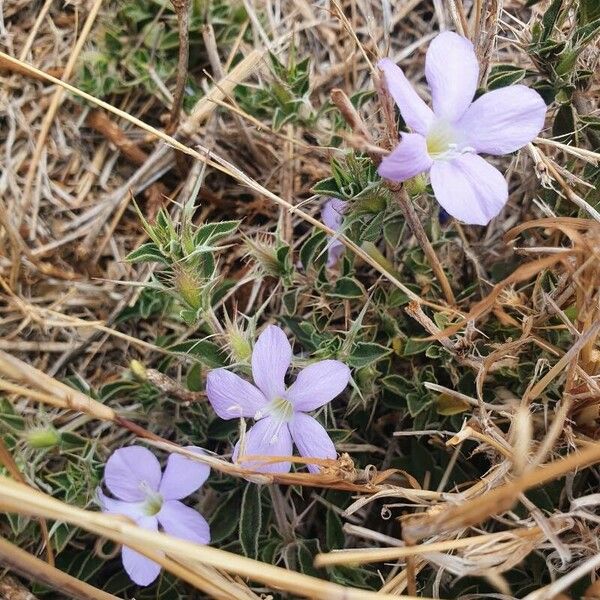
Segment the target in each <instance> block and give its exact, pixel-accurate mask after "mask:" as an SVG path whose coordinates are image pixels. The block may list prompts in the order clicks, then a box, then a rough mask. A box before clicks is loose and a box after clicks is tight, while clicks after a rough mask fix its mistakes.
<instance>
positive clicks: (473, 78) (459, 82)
mask: <svg viewBox="0 0 600 600" xmlns="http://www.w3.org/2000/svg"><path fill="white" fill-rule="evenodd" d="M425 77H426V78H427V83H429V87H430V88H431V97H432V103H433V112H434V113H435V116H436V117H438V118H441V119H446V120H448V121H450V122H454V121H456V119H459V118H460V117H461V116H462V114H463V113H464V112H465V110H466V109H467V107H468V106H469V104H470V103H471V101H472V100H473V96H474V95H475V90H476V89H477V81H478V79H479V64H478V63H477V57H476V56H475V51H474V50H473V44H471V42H470V41H469V40H467V39H466V38H464V37H462V36H460V35H458V34H456V33H453V32H452V31H445V32H443V33H440V34H439V35H438V36H437V37H436V38H435V39H434V40H433V41H432V42H431V44H429V48H428V50H427V56H426V59H425Z"/></svg>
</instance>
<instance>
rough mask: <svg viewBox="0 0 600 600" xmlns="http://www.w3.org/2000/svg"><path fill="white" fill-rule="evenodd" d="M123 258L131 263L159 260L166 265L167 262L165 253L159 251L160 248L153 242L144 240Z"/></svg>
mask: <svg viewBox="0 0 600 600" xmlns="http://www.w3.org/2000/svg"><path fill="white" fill-rule="evenodd" d="M125 260H128V261H129V262H131V263H140V262H159V263H163V264H164V265H168V264H169V262H168V261H167V259H166V258H165V255H164V254H163V253H162V252H161V251H160V248H159V247H158V246H157V245H156V244H155V243H154V242H146V243H145V244H142V245H141V246H140V247H139V248H137V249H136V250H134V251H133V252H130V253H129V254H128V255H127V256H126V258H125Z"/></svg>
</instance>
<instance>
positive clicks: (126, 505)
mask: <svg viewBox="0 0 600 600" xmlns="http://www.w3.org/2000/svg"><path fill="white" fill-rule="evenodd" d="M187 450H192V451H194V452H198V453H202V452H203V451H202V450H201V449H200V448H195V447H193V446H189V447H188V448H187ZM209 472H210V468H209V467H208V466H207V465H203V464H200V463H197V462H195V461H193V460H190V459H189V458H185V457H184V456H181V455H179V454H171V455H170V456H169V460H168V461H167V466H166V468H165V471H164V473H161V469H160V464H159V462H158V460H157V458H156V457H155V456H154V454H152V452H150V450H148V449H146V448H143V447H141V446H129V447H127V448H121V449H119V450H115V452H113V454H112V455H111V457H110V458H109V459H108V461H107V463H106V467H105V469H104V482H105V484H106V487H107V488H108V489H109V490H110V492H112V494H113V495H114V496H116V497H117V498H118V500H115V499H114V498H109V497H108V496H106V495H104V494H103V493H102V490H101V489H100V488H98V490H97V494H98V500H99V503H100V507H101V509H102V512H106V513H111V514H118V515H125V516H127V517H130V518H131V519H133V520H134V521H135V522H136V523H137V524H138V525H139V526H140V527H143V528H144V529H150V530H153V531H157V530H158V526H159V524H160V525H161V527H162V528H163V529H164V530H165V532H166V533H168V534H170V535H173V536H175V537H179V538H182V539H184V540H189V541H192V542H196V543H198V544H208V542H210V530H209V527H208V523H207V522H206V520H205V519H204V517H203V516H202V515H201V514H200V513H198V512H197V511H195V510H194V509H193V508H190V507H189V506H186V505H185V504H183V503H182V502H180V500H181V499H182V498H185V497H186V496H189V495H190V494H191V493H193V492H195V491H196V490H197V489H198V488H199V487H200V486H201V485H202V484H203V483H204V482H205V481H206V478H207V477H208V475H209ZM121 559H122V560H123V567H124V568H125V571H127V574H128V575H129V577H130V578H131V579H132V580H133V581H134V582H135V583H137V584H138V585H150V584H151V583H152V582H153V581H154V580H155V579H156V578H157V577H158V574H159V573H160V565H159V564H158V563H156V562H154V561H152V560H150V559H149V558H146V557H145V556H143V555H142V554H139V553H138V552H135V551H134V550H132V549H131V548H128V547H127V546H123V549H122V551H121Z"/></svg>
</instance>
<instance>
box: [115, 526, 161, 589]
mask: <svg viewBox="0 0 600 600" xmlns="http://www.w3.org/2000/svg"><path fill="white" fill-rule="evenodd" d="M138 525H139V526H140V527H143V528H144V529H150V530H152V531H157V530H158V521H157V519H156V517H145V518H144V519H143V520H141V521H139V522H138ZM121 560H122V561H123V567H124V568H125V571H126V572H127V575H129V577H130V579H131V580H132V581H133V582H134V583H137V584H138V585H143V586H146V585H150V584H151V583H152V582H153V581H154V580H155V579H156V578H157V577H158V575H159V573H160V568H161V567H160V565H159V564H158V563H156V562H154V561H153V560H150V559H149V558H146V557H145V556H144V555H143V554H140V553H139V552H136V551H135V550H132V549H131V548H129V547H128V546H123V549H122V550H121Z"/></svg>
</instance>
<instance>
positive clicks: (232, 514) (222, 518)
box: [210, 490, 240, 544]
mask: <svg viewBox="0 0 600 600" xmlns="http://www.w3.org/2000/svg"><path fill="white" fill-rule="evenodd" d="M239 510H240V497H239V494H238V492H237V490H234V491H233V492H231V493H230V494H229V495H228V496H227V497H226V498H225V499H224V500H221V502H219V506H218V508H217V510H215V512H214V513H213V515H212V517H211V519H210V541H211V543H213V544H218V543H219V542H222V541H223V540H225V539H226V538H228V537H229V536H230V535H231V534H232V533H233V532H234V531H235V528H236V526H237V523H238V520H239Z"/></svg>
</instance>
